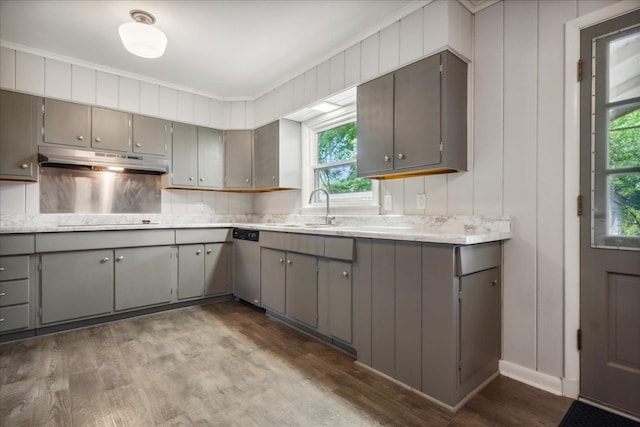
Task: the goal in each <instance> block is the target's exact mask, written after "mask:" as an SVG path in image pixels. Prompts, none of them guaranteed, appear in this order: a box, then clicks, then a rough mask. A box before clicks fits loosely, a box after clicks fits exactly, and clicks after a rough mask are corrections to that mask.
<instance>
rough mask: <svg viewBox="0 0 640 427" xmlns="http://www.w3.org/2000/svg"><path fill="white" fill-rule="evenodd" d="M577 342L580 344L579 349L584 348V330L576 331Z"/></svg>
mask: <svg viewBox="0 0 640 427" xmlns="http://www.w3.org/2000/svg"><path fill="white" fill-rule="evenodd" d="M576 344H577V345H578V351H580V350H582V330H580V329H578V331H577V333H576Z"/></svg>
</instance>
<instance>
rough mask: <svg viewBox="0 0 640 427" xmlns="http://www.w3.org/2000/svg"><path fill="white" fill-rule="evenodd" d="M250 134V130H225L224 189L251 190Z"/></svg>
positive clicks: (251, 138)
mask: <svg viewBox="0 0 640 427" xmlns="http://www.w3.org/2000/svg"><path fill="white" fill-rule="evenodd" d="M252 133H253V132H252V131H250V130H227V131H225V132H224V164H225V183H224V187H225V188H229V189H251V188H253V180H252V157H253V148H252V145H253V137H252Z"/></svg>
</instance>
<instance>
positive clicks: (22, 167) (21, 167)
mask: <svg viewBox="0 0 640 427" xmlns="http://www.w3.org/2000/svg"><path fill="white" fill-rule="evenodd" d="M28 167H29V165H28V164H26V163H23V164H21V165H20V169H26V168H28Z"/></svg>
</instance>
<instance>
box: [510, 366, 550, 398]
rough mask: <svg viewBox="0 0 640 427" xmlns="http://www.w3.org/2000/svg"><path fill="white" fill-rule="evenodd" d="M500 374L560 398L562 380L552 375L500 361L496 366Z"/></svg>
mask: <svg viewBox="0 0 640 427" xmlns="http://www.w3.org/2000/svg"><path fill="white" fill-rule="evenodd" d="M498 369H499V370H500V373H501V374H502V375H504V376H505V377H509V378H512V379H514V380H516V381H520V382H522V383H525V384H528V385H530V386H532V387H536V388H539V389H541V390H544V391H548V392H549V393H553V394H555V395H558V396H562V379H561V378H559V377H554V376H552V375H548V374H543V373H542V372H538V371H535V370H533V369H529V368H525V367H524V366H520V365H516V364H515V363H511V362H507V361H506V360H501V361H500V363H499V364H498Z"/></svg>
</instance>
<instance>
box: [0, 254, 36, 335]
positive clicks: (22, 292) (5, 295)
mask: <svg viewBox="0 0 640 427" xmlns="http://www.w3.org/2000/svg"><path fill="white" fill-rule="evenodd" d="M32 270H33V268H32V257H30V256H29V255H20V256H2V257H0V334H3V333H8V332H19V331H24V330H29V329H33V328H34V327H35V324H34V315H33V313H34V311H33V305H32V300H33V298H32V296H33V288H32V287H33V286H34V277H33V276H34V273H33V271H32Z"/></svg>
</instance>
